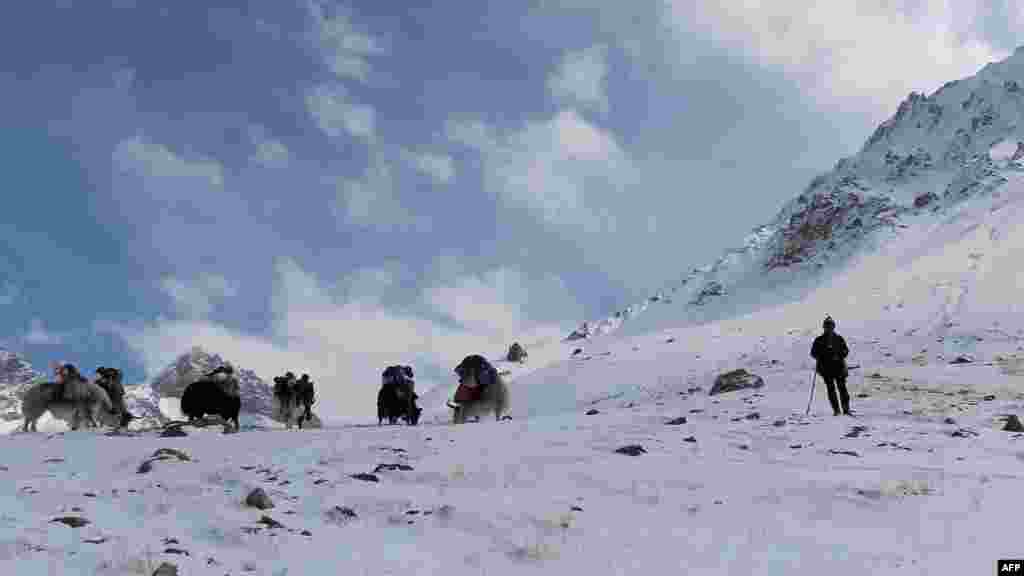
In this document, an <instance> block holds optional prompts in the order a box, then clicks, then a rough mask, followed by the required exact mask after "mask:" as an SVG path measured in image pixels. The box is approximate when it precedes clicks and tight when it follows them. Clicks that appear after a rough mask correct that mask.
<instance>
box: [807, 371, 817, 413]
mask: <svg viewBox="0 0 1024 576" xmlns="http://www.w3.org/2000/svg"><path fill="white" fill-rule="evenodd" d="M811 374H812V376H811V397H810V398H808V399H807V412H804V416H807V415H809V414H810V413H811V402H813V401H814V384H815V383H816V382H817V380H818V371H817V370H815V371H813V372H811Z"/></svg>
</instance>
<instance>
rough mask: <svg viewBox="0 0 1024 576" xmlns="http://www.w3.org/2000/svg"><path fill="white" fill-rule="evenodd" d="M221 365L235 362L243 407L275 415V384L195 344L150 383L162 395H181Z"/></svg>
mask: <svg viewBox="0 0 1024 576" xmlns="http://www.w3.org/2000/svg"><path fill="white" fill-rule="evenodd" d="M218 366H231V367H232V368H234V370H235V376H236V377H237V378H238V388H239V394H240V395H241V397H242V411H243V412H249V413H252V414H262V415H264V416H271V415H272V413H273V404H272V401H273V391H272V389H271V387H270V386H269V385H268V384H267V383H266V382H264V381H263V379H262V378H260V377H259V376H257V375H256V373H255V372H253V371H252V370H247V369H245V368H241V367H239V366H238V365H236V364H234V363H232V362H229V361H227V360H225V359H224V358H223V357H222V356H220V355H219V354H215V353H211V352H208V351H207V350H204V349H203V348H201V347H199V346H193V347H192V348H191V349H190V350H189V351H188V352H186V353H184V354H182V355H180V356H178V357H177V358H176V359H175V360H174V362H172V363H171V364H170V365H168V366H167V367H166V368H164V369H163V370H161V371H160V373H159V374H157V376H156V377H155V378H154V379H153V381H152V382H151V384H150V387H151V388H152V389H153V391H154V393H155V394H156V395H157V396H159V397H164V398H180V397H181V395H182V393H183V392H184V391H185V387H187V386H188V385H189V384H191V383H192V382H195V381H196V380H198V379H199V378H201V377H202V376H204V375H205V374H208V373H209V372H211V371H213V370H214V369H215V368H217V367H218Z"/></svg>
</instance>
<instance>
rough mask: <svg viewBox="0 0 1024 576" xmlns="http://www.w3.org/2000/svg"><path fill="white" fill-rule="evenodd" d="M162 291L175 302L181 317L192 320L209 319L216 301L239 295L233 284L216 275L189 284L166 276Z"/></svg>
mask: <svg viewBox="0 0 1024 576" xmlns="http://www.w3.org/2000/svg"><path fill="white" fill-rule="evenodd" d="M160 289H161V290H162V291H163V292H164V294H167V295H168V296H170V297H171V299H173V300H174V305H175V309H176V310H177V311H178V313H179V315H181V316H183V317H185V318H187V319H190V320H203V319H206V318H209V316H210V313H211V312H212V311H213V305H214V301H215V300H222V299H224V298H230V297H233V296H236V295H237V294H238V289H237V288H236V287H235V286H234V285H233V284H231V283H229V282H228V281H227V279H225V278H224V277H223V276H220V275H216V274H205V275H202V276H199V277H198V278H196V279H195V280H194V281H192V282H189V283H186V282H183V281H181V280H179V279H177V278H174V277H172V276H166V277H164V278H163V279H162V280H161V282H160Z"/></svg>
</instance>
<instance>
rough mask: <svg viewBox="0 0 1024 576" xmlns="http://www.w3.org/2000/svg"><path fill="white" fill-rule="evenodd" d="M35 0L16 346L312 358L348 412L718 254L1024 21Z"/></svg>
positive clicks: (881, 12)
mask: <svg viewBox="0 0 1024 576" xmlns="http://www.w3.org/2000/svg"><path fill="white" fill-rule="evenodd" d="M19 4H22V5H24V6H19V7H17V8H10V7H8V8H6V9H5V11H4V17H3V18H0V70H2V71H3V72H0V93H2V94H4V99H3V107H2V108H0V154H2V156H0V157H2V158H3V162H2V164H0V166H2V170H0V191H2V192H0V194H2V197H3V203H4V209H3V210H2V211H0V237H2V238H3V242H2V243H0V345H3V346H5V347H8V348H10V349H13V350H16V351H19V352H22V353H24V354H26V355H27V357H28V358H29V359H30V361H32V362H33V363H34V364H35V365H36V366H37V367H39V368H43V367H45V366H46V364H47V363H48V362H50V361H51V360H57V359H67V360H71V361H75V362H78V363H79V364H81V365H82V366H84V367H86V368H87V369H89V371H90V372H91V371H92V369H93V368H95V366H97V365H100V364H106V365H117V366H122V367H124V368H125V369H126V371H127V373H128V379H129V380H130V381H139V380H141V379H143V378H144V377H145V376H146V375H147V374H152V373H153V372H154V371H156V370H159V369H160V368H161V367H163V366H164V365H166V364H167V363H168V362H170V361H171V360H172V359H173V358H174V357H175V356H177V355H178V354H180V353H182V352H185V351H187V350H188V348H189V347H190V346H191V345H193V344H195V345H201V346H204V347H206V348H208V349H210V350H213V351H216V352H219V353H221V354H223V355H225V356H226V357H228V359H230V360H232V361H233V362H236V363H238V364H240V365H242V366H246V367H251V368H253V369H254V370H256V371H257V372H258V373H259V374H260V375H262V376H264V377H269V376H272V375H274V374H276V373H279V372H282V371H284V370H287V369H291V370H295V371H308V372H310V373H311V374H312V375H313V376H314V379H315V380H316V381H317V382H318V383H319V385H320V387H321V388H322V389H323V390H324V394H323V395H324V397H325V403H326V409H327V410H328V411H332V412H337V413H363V412H366V410H365V406H367V405H369V402H371V401H372V397H373V395H374V394H375V389H376V386H377V383H378V382H379V373H380V371H381V370H383V368H384V366H386V365H388V364H394V363H403V364H413V365H414V366H415V368H416V369H417V373H418V375H419V376H420V380H421V381H422V382H424V383H425V385H429V384H430V383H432V382H436V381H437V380H438V379H448V378H450V373H451V367H452V366H454V364H455V363H457V362H458V360H459V359H460V358H461V357H462V356H464V355H466V354H470V353H485V354H494V353H496V352H497V351H498V350H500V349H501V348H502V347H504V346H506V345H507V344H508V343H510V342H511V341H512V340H513V339H519V340H521V341H523V342H525V343H528V342H531V341H535V340H538V339H541V338H544V337H548V336H551V335H557V334H564V333H565V332H566V331H567V330H568V329H569V328H572V327H573V326H574V325H575V324H576V323H578V322H579V321H580V320H583V319H586V318H592V317H596V316H600V315H603V314H607V313H609V312H611V311H613V310H615V309H617V308H620V307H622V306H623V305H625V304H628V303H631V302H633V301H635V300H637V299H639V298H642V297H644V296H647V295H649V294H650V293H651V291H652V290H654V289H657V288H659V287H660V286H662V285H663V284H664V283H665V282H667V281H669V280H671V279H673V278H677V277H679V275H680V274H681V273H683V272H684V271H687V270H689V269H690V268H692V267H694V266H699V265H702V264H704V263H707V262H708V261H710V260H712V259H714V258H716V257H717V256H718V255H719V253H720V252H721V251H722V250H723V249H725V248H728V247H730V246H734V245H736V244H737V243H738V242H739V241H740V240H741V239H742V237H743V235H744V234H746V233H747V232H748V231H749V230H750V229H752V228H753V227H754V226H757V225H758V224H761V223H763V222H765V221H767V220H768V219H769V218H770V217H771V216H772V215H773V213H774V211H775V210H777V209H778V208H779V207H780V206H781V204H782V203H783V202H784V201H786V200H787V199H789V198H791V197H792V196H793V195H795V194H797V193H799V191H800V190H801V189H802V188H803V187H804V186H805V185H806V183H807V182H808V181H809V180H810V178H812V177H813V176H814V175H815V174H816V173H818V172H820V171H823V170H827V169H829V168H830V167H831V166H832V165H834V163H835V162H836V160H838V159H839V158H840V157H841V156H844V155H849V154H852V153H854V152H855V151H856V150H857V149H858V148H859V146H860V145H861V143H862V142H863V140H864V139H865V138H866V137H867V136H868V135H869V134H870V133H871V132H872V131H873V129H874V127H875V126H876V125H877V124H878V123H879V122H881V121H882V120H884V119H885V118H886V117H888V116H889V115H890V114H891V113H892V112H893V111H894V110H895V108H896V106H897V105H898V103H899V101H900V100H901V99H902V98H904V97H905V96H906V94H907V93H909V92H910V91H911V90H917V91H928V92H930V91H932V90H935V89H936V88H938V87H939V86H940V85H941V84H942V83H944V82H945V81H947V80H951V79H955V78H959V77H962V76H965V75H969V74H973V73H974V72H975V71H976V70H977V69H978V68H979V67H980V66H982V65H984V64H985V63H986V62H988V61H990V60H994V59H997V58H1000V57H1002V56H1004V55H1005V54H1006V53H1008V52H1009V51H1012V49H1013V48H1014V47H1015V43H1016V42H1017V41H1018V38H1016V37H1015V33H1014V30H1019V29H1020V26H1019V24H1024V17H1022V14H1021V9H1020V8H1016V7H1013V6H1012V5H1011V4H1009V3H1006V2H1004V3H997V4H995V5H993V4H991V3H986V4H984V5H974V4H972V3H968V2H965V3H956V5H955V7H952V6H950V3H948V2H936V1H923V0H922V1H919V2H906V3H904V4H901V5H898V6H888V7H880V6H876V5H872V4H867V3H860V4H857V5H851V6H846V7H837V6H828V5H821V4H820V3H815V2H810V1H807V2H800V1H796V2H787V3H777V5H776V6H763V5H761V3H758V2H753V1H748V2H743V1H741V2H734V3H729V5H728V6H717V5H714V4H706V3H696V2H682V1H671V0H666V1H662V2H632V3H622V2H584V1H583V0H565V1H562V2H547V1H533V2H475V3H458V5H456V4H454V3H450V4H448V5H438V6H434V7H430V8H428V7H415V6H412V7H410V5H409V4H408V3H404V2H349V3H335V2H321V1H312V0H309V1H307V0H296V1H295V2H291V1H280V0H273V1H271V0H263V1H254V2H249V3H247V4H246V3H239V2H230V3H228V2H183V3H175V4H173V5H170V6H163V7H161V6H157V5H154V4H151V3H146V2H134V1H131V0H116V1H109V0H108V1H95V2H92V1H90V2H84V1H77V0H63V1H40V2H35V3H19ZM240 6H243V7H240ZM869 38H870V41H869V40H868V39H869Z"/></svg>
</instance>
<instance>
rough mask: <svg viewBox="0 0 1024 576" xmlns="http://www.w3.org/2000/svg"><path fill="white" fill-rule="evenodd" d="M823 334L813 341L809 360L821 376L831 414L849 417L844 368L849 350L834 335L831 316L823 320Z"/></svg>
mask: <svg viewBox="0 0 1024 576" xmlns="http://www.w3.org/2000/svg"><path fill="white" fill-rule="evenodd" d="M822 328H823V329H824V333H823V334H821V335H820V336H818V337H817V338H815V339H814V344H812V345H811V358H814V359H815V361H816V366H815V370H817V371H818V374H821V379H822V380H824V381H825V387H826V389H827V390H828V401H829V403H830V404H832V413H833V415H834V416H839V414H840V411H842V413H843V414H846V415H847V416H849V415H850V393H849V392H848V391H847V390H846V377H847V376H848V375H849V369H848V368H847V366H846V356H847V355H848V354H849V353H850V349H849V348H847V346H846V340H844V339H843V337H842V336H840V335H839V334H837V333H836V321H835V320H833V319H832V317H831V316H828V317H826V318H825V321H824V322H823V323H822ZM837 386H838V387H839V397H838V398H836V387H837Z"/></svg>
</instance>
